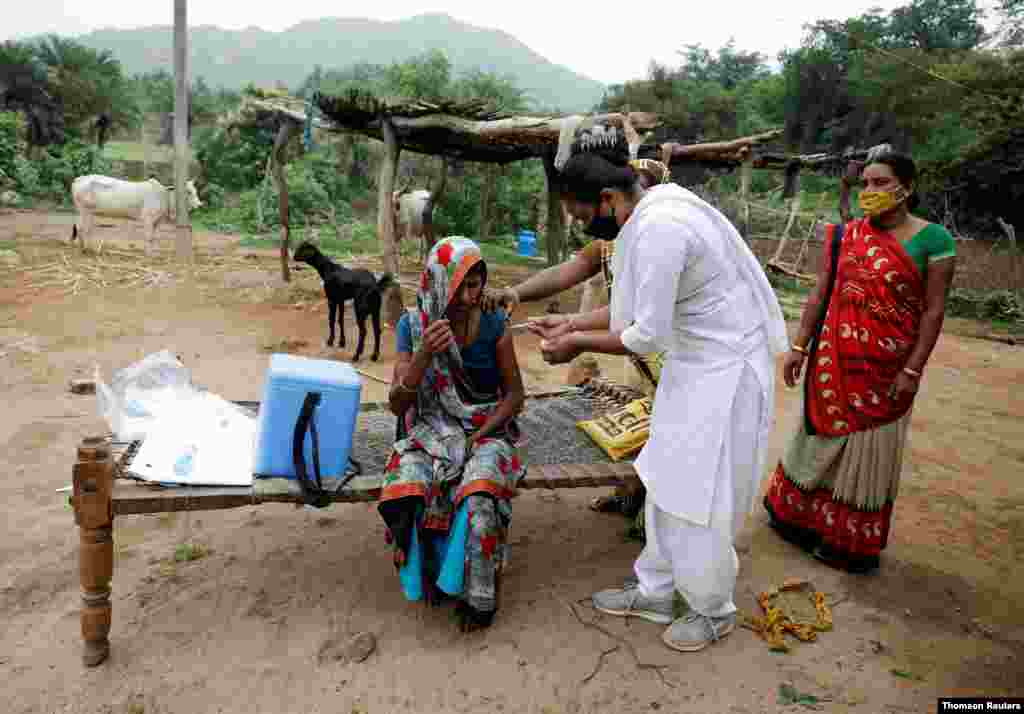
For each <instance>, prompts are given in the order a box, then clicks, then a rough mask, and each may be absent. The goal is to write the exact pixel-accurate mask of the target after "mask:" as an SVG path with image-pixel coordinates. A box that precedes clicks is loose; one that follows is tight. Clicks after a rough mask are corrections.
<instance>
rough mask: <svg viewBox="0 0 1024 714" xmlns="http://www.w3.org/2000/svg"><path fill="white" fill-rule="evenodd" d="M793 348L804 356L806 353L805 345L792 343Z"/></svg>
mask: <svg viewBox="0 0 1024 714" xmlns="http://www.w3.org/2000/svg"><path fill="white" fill-rule="evenodd" d="M793 349H794V350H796V351H797V352H799V353H800V354H802V355H804V356H806V355H807V348H806V347H801V346H800V345H793Z"/></svg>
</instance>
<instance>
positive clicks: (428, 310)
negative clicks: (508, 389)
mask: <svg viewBox="0 0 1024 714" xmlns="http://www.w3.org/2000/svg"><path fill="white" fill-rule="evenodd" d="M479 263H483V256H482V254H481V253H480V247H479V246H478V245H477V244H476V243H474V242H473V241H471V240H469V239H468V238H463V237H461V236H452V237H448V238H445V239H444V240H441V241H439V242H438V243H437V244H435V245H434V247H433V249H431V251H430V254H429V255H428V256H427V263H426V266H425V267H424V269H423V274H422V276H421V277H420V288H419V290H418V291H417V295H416V308H413V309H410V310H409V327H410V331H411V332H412V344H413V349H414V350H419V348H420V345H422V344H423V332H424V331H425V330H426V329H427V327H428V326H429V325H430V324H431V323H433V322H434V321H436V320H440V319H443V318H444V316H445V313H446V311H447V310H448V306H449V305H451V302H452V300H454V299H455V296H456V295H457V294H458V292H459V287H460V286H461V285H462V282H463V280H465V278H466V275H468V274H469V271H470V270H472V269H473V267H474V266H475V265H477V264H479ZM484 265H485V266H486V263H484ZM500 398H501V395H500V394H480V393H478V392H477V391H476V390H475V388H474V386H473V384H471V383H470V381H469V379H468V378H467V376H466V373H465V370H464V368H463V366H462V353H461V352H460V351H459V346H458V345H454V344H453V345H452V346H451V347H449V348H448V350H446V351H445V352H443V353H441V354H437V355H434V357H433V359H432V360H431V365H430V369H429V370H428V371H427V374H426V375H424V378H423V381H422V382H420V386H419V389H418V390H417V395H416V406H415V407H413V408H411V409H409V410H408V411H406V413H405V429H404V432H405V436H404V438H402V439H401V440H400V441H399V442H398V443H396V444H395V451H396V452H398V453H399V454H401V453H403V452H405V451H407V450H410V449H412V450H415V449H420V450H423V451H426V452H427V453H429V454H430V455H431V457H433V459H434V464H435V468H436V469H438V470H439V471H440V472H441V473H440V474H439V476H440V480H448V479H453V478H457V477H458V476H459V474H460V473H461V469H462V466H463V464H464V463H465V461H466V457H467V452H466V435H467V434H469V433H471V432H473V431H475V430H476V429H478V428H480V426H482V425H483V424H484V422H486V420H487V416H488V414H490V413H491V412H492V411H493V410H494V409H495V408H496V407H497V405H498V400H499V399H500ZM506 431H507V433H508V435H509V437H510V439H511V440H512V441H514V440H515V439H516V438H517V437H518V430H517V428H516V425H515V423H514V422H509V423H508V424H507V425H506Z"/></svg>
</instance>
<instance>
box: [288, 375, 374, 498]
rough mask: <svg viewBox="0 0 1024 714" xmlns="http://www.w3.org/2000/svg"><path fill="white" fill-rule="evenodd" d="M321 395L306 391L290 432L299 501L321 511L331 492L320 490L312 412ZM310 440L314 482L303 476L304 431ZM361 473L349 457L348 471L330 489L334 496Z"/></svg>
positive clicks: (304, 464)
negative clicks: (293, 429)
mask: <svg viewBox="0 0 1024 714" xmlns="http://www.w3.org/2000/svg"><path fill="white" fill-rule="evenodd" d="M321 398H322V397H321V395H320V393H319V392H309V393H308V394H306V399H305V401H303V403H302V409H301V410H300V411H299V418H298V419H297V420H296V422H295V431H294V432H293V433H292V460H293V462H294V463H295V478H296V480H297V481H298V482H299V488H300V489H301V490H302V500H303V502H304V503H305V504H306V505H307V506H314V507H316V508H325V507H326V506H329V505H330V504H331V500H332V499H331V495H332V494H331V493H329V492H328V491H325V490H324V485H323V480H322V479H321V476H320V436H319V434H318V433H317V430H316V421H314V419H313V412H314V411H315V410H316V407H317V406H319V405H320V401H321ZM307 431H308V432H309V433H310V436H311V437H312V438H313V475H314V476H315V477H316V481H315V482H314V481H313V480H312V479H309V478H308V476H307V473H306V458H305V449H304V448H303V447H304V445H305V441H306V432H307ZM362 473H363V465H362V464H360V463H359V462H358V461H356V460H355V459H353V458H349V468H348V469H347V471H346V473H345V475H344V477H343V478H342V479H341V480H340V481H339V483H338V486H337V487H336V488H335V489H334V495H338V494H340V493H341V491H342V489H343V488H345V485H346V484H348V482H349V481H351V480H352V478H353V477H355V476H358V475H360V474H362Z"/></svg>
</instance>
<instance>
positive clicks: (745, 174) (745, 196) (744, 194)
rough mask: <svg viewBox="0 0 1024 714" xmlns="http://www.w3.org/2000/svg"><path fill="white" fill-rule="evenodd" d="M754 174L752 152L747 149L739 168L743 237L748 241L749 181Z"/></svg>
mask: <svg viewBox="0 0 1024 714" xmlns="http://www.w3.org/2000/svg"><path fill="white" fill-rule="evenodd" d="M753 176H754V152H752V151H748V152H747V155H746V156H744V157H743V166H742V167H741V168H740V201H742V203H743V237H744V238H745V239H746V240H747V242H749V241H750V183H751V181H752V179H753Z"/></svg>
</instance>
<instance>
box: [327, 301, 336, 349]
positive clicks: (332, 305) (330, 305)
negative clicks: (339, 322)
mask: <svg viewBox="0 0 1024 714" xmlns="http://www.w3.org/2000/svg"><path fill="white" fill-rule="evenodd" d="M337 310H338V304H337V303H336V302H334V301H333V300H331V299H330V298H327V329H328V331H329V334H328V335H327V346H328V347H334V316H335V314H336V313H337Z"/></svg>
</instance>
